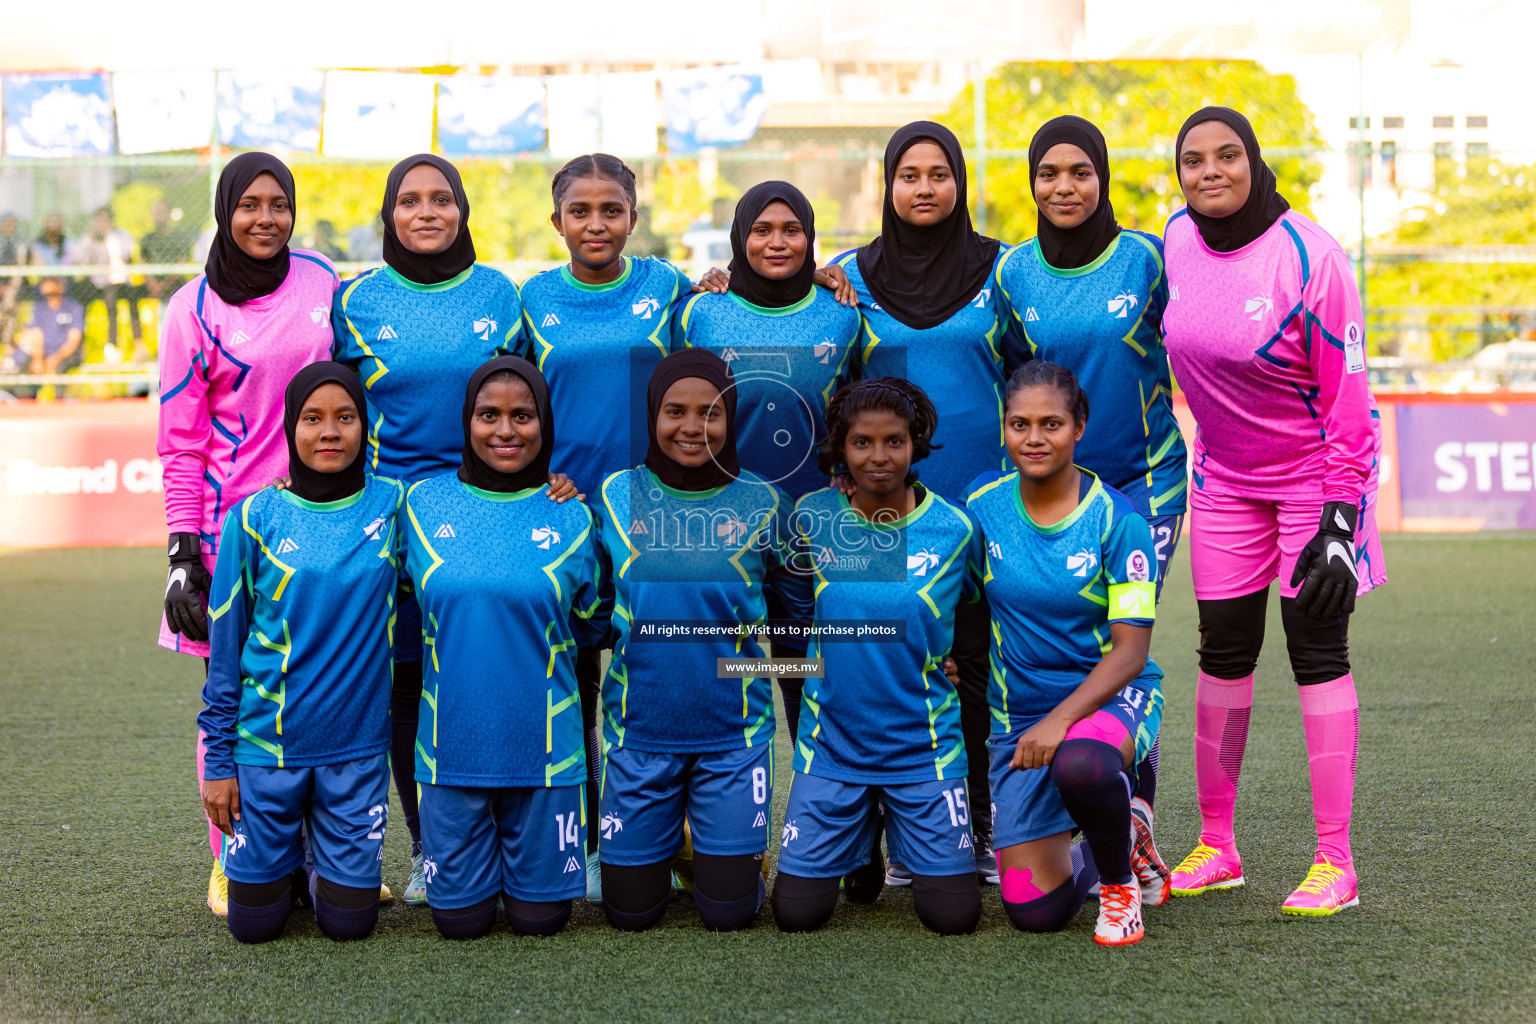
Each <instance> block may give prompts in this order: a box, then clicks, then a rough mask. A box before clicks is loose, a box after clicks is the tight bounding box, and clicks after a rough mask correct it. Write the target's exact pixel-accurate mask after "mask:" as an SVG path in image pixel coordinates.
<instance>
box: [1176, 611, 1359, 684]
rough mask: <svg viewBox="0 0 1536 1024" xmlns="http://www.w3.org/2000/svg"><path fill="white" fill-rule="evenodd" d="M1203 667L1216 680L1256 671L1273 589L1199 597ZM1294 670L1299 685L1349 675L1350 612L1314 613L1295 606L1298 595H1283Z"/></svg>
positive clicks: (1288, 649) (1288, 648) (1283, 617)
mask: <svg viewBox="0 0 1536 1024" xmlns="http://www.w3.org/2000/svg"><path fill="white" fill-rule="evenodd" d="M1198 604H1199V607H1200V648H1199V650H1198V651H1197V652H1196V653H1198V654H1199V655H1200V671H1202V672H1204V673H1205V674H1206V675H1208V676H1214V677H1215V678H1217V679H1241V678H1243V677H1244V676H1251V675H1253V670H1254V668H1255V667H1257V666H1258V663H1259V651H1260V649H1261V648H1262V647H1263V646H1264V615H1265V609H1266V606H1267V605H1268V604H1269V588H1268V587H1265V588H1264V589H1263V590H1258V591H1255V592H1253V593H1252V594H1245V595H1243V596H1242V597H1230V598H1225V599H1223V600H1219V601H1200V602H1198ZM1280 624H1281V626H1282V627H1283V628H1284V629H1285V647H1286V652H1287V653H1288V654H1289V655H1290V659H1291V672H1292V674H1293V675H1294V676H1295V677H1296V682H1297V684H1298V685H1300V686H1312V685H1315V684H1317V683H1326V682H1328V681H1329V680H1331V679H1337V678H1339V677H1340V676H1344V675H1348V674H1349V671H1350V669H1349V616H1348V615H1336V616H1334V617H1333V618H1331V619H1313V618H1309V617H1307V616H1305V615H1303V614H1301V612H1299V611H1297V610H1296V600H1295V598H1290V597H1282V598H1281V599H1280Z"/></svg>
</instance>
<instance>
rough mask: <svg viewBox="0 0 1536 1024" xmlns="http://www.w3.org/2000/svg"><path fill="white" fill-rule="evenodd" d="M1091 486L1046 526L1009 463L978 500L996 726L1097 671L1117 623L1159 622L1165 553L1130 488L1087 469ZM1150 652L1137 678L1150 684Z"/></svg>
mask: <svg viewBox="0 0 1536 1024" xmlns="http://www.w3.org/2000/svg"><path fill="white" fill-rule="evenodd" d="M1083 473H1084V479H1085V482H1086V483H1087V487H1086V492H1085V493H1084V494H1083V497H1082V500H1081V501H1079V502H1078V505H1077V508H1076V509H1075V510H1073V512H1072V513H1071V514H1070V515H1068V516H1067V517H1066V518H1065V519H1063V520H1062V521H1061V522H1059V523H1057V524H1055V525H1054V526H1037V525H1035V523H1034V522H1033V521H1032V520H1031V519H1030V518H1029V513H1028V512H1026V511H1025V510H1024V502H1023V500H1022V499H1021V498H1020V496H1019V475H1018V473H1016V472H1015V473H1009V474H1008V475H1007V476H1004V477H1002V478H1000V479H998V480H994V481H993V482H992V483H989V484H986V485H984V486H982V487H980V488H979V489H977V490H976V491H975V492H974V493H972V494H971V498H970V501H969V502H968V504H969V506H970V510H971V514H972V515H973V516H975V517H976V522H977V523H978V524H979V525H980V527H981V531H982V534H983V536H984V537H985V540H986V559H985V569H984V572H983V576H982V580H983V583H984V586H985V589H986V595H987V601H988V603H989V604H990V605H991V608H992V679H991V682H990V683H989V684H988V687H987V700H988V703H989V704H991V706H992V731H993V732H994V733H1011V732H1014V731H1015V730H1017V729H1021V728H1024V727H1027V726H1029V725H1032V724H1033V723H1034V722H1035V721H1036V720H1038V719H1039V718H1040V716H1041V715H1044V714H1046V713H1047V712H1049V711H1050V710H1051V709H1052V708H1054V707H1055V706H1056V705H1057V704H1060V703H1061V702H1062V700H1064V699H1065V698H1066V697H1067V695H1068V694H1070V693H1071V692H1072V691H1073V690H1075V689H1077V687H1078V686H1079V685H1080V684H1081V683H1082V681H1083V680H1084V679H1085V678H1087V676H1088V673H1089V672H1091V671H1093V668H1094V666H1095V665H1097V664H1098V663H1099V661H1100V660H1102V659H1103V657H1104V655H1105V653H1106V652H1108V651H1109V649H1110V646H1111V645H1110V636H1109V626H1110V623H1113V622H1129V623H1131V624H1133V625H1137V626H1150V625H1152V623H1153V620H1154V618H1155V617H1156V614H1157V613H1156V601H1157V598H1156V592H1157V556H1156V553H1155V552H1154V551H1153V548H1152V533H1151V531H1150V530H1149V529H1148V528H1147V521H1146V520H1145V519H1143V518H1142V517H1141V514H1140V513H1139V512H1137V511H1136V507H1135V506H1134V505H1132V504H1131V501H1130V499H1129V498H1127V497H1126V496H1125V495H1123V494H1121V493H1120V492H1119V491H1117V490H1115V489H1114V488H1112V487H1108V486H1106V485H1105V484H1104V482H1103V481H1102V480H1100V479H1098V478H1097V477H1094V476H1093V475H1092V474H1091V473H1089V472H1088V471H1087V470H1083ZM1162 677H1163V673H1162V670H1161V669H1159V668H1158V667H1157V664H1156V663H1155V662H1153V661H1151V660H1150V659H1149V660H1148V661H1147V667H1146V668H1145V669H1144V670H1143V671H1142V673H1141V675H1140V676H1139V677H1137V678H1136V679H1133V680H1132V681H1131V683H1130V687H1131V688H1134V689H1138V690H1142V691H1143V692H1148V693H1150V692H1151V691H1153V690H1155V689H1157V687H1158V681H1159V680H1161V679H1162Z"/></svg>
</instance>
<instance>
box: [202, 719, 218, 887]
mask: <svg viewBox="0 0 1536 1024" xmlns="http://www.w3.org/2000/svg"><path fill="white" fill-rule="evenodd" d="M206 739H207V737H206V736H204V735H203V730H201V729H199V730H197V795H198V799H199V800H201V799H202V795H203V759H204V758H206V757H207V756H208V745H207V743H206V742H204V741H205V740H206ZM203 817H204V818H205V819H206V820H207V822H208V845H209V846H211V847H213V859H214V860H218V859H219V857H220V856H221V855H222V854H223V853H224V833H223V832H220V831H219V826H217V825H215V824H214V823H213V819H212V818H209V817H208V815H207V813H206V812H205V813H204V814H203Z"/></svg>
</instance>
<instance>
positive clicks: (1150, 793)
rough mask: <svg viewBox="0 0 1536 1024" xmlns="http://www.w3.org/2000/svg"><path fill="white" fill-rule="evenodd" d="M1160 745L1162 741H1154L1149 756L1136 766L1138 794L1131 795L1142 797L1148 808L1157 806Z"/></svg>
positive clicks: (1148, 752)
mask: <svg viewBox="0 0 1536 1024" xmlns="http://www.w3.org/2000/svg"><path fill="white" fill-rule="evenodd" d="M1160 743H1162V740H1161V739H1155V740H1153V741H1152V746H1151V748H1150V749H1148V751H1147V756H1146V757H1144V758H1142V759H1141V761H1140V763H1139V764H1137V765H1136V792H1135V793H1133V794H1131V795H1132V796H1139V797H1141V798H1142V799H1143V800H1145V801H1146V802H1147V806H1148V807H1156V806H1157V756H1158V751H1159V750H1160V749H1161V748H1160V747H1159V746H1158V744H1160Z"/></svg>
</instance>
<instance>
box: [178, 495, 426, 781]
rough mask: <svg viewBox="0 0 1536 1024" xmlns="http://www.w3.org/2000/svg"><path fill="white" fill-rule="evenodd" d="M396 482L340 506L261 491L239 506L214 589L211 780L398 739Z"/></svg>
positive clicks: (379, 748)
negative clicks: (393, 707)
mask: <svg viewBox="0 0 1536 1024" xmlns="http://www.w3.org/2000/svg"><path fill="white" fill-rule="evenodd" d="M401 492H402V488H401V485H400V483H399V482H398V481H395V480H391V479H388V478H386V477H377V476H370V477H368V478H367V483H366V484H365V485H364V487H363V489H362V490H360V491H358V492H357V493H356V494H354V495H351V496H350V497H346V498H342V499H341V500H339V501H332V502H324V503H321V502H313V501H305V500H304V499H303V498H300V497H299V496H298V495H296V494H294V493H293V492H292V491H277V490H273V489H272V488H270V487H267V488H263V489H262V490H260V491H257V492H256V493H255V494H253V495H251V496H250V497H249V498H246V499H245V500H244V501H242V502H240V503H239V504H238V505H236V506H235V507H234V508H232V509H230V511H229V515H227V516H225V518H224V529H223V532H222V534H221V535H220V538H219V560H218V565H217V566H216V567H215V569H214V573H213V585H212V589H211V590H210V591H209V595H208V605H209V607H208V617H209V619H210V620H211V636H210V640H211V642H212V657H211V658H210V660H209V664H208V681H207V683H206V684H204V686H203V702H204V704H206V705H207V706H206V707H205V708H204V710H203V712H202V714H200V715H198V716H197V723H198V727H199V728H201V729H202V730H203V732H204V733H205V734H206V736H207V745H208V754H207V759H206V761H205V772H204V777H205V778H209V779H228V778H233V777H234V775H235V765H236V764H242V765H252V766H259V767H269V768H312V767H317V766H320V765H332V764H339V763H341V762H343V761H351V760H355V759H357V758H361V757H366V756H368V755H370V754H378V753H381V752H383V751H384V750H386V749H387V748H388V746H389V691H390V681H391V678H392V677H391V654H392V645H393V642H394V637H393V631H394V624H395V608H394V599H395V583H396V578H397V574H398V572H399V564H400V561H399V554H400V531H399V528H398V526H397V523H396V513H397V512H398V511H399V508H400V500H401Z"/></svg>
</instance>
